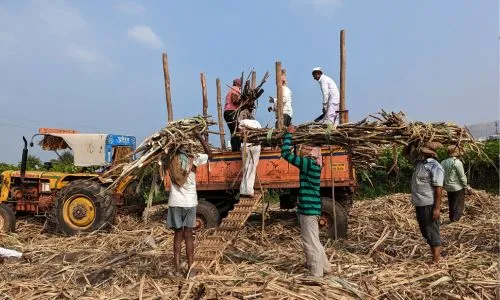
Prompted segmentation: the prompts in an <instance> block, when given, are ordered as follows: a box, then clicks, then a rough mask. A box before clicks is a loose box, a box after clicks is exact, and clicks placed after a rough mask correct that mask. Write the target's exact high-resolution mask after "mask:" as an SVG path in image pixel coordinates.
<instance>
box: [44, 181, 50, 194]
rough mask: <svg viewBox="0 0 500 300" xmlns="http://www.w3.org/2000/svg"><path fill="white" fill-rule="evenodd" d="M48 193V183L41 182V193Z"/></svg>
mask: <svg viewBox="0 0 500 300" xmlns="http://www.w3.org/2000/svg"><path fill="white" fill-rule="evenodd" d="M47 192H50V183H48V182H42V193H47Z"/></svg>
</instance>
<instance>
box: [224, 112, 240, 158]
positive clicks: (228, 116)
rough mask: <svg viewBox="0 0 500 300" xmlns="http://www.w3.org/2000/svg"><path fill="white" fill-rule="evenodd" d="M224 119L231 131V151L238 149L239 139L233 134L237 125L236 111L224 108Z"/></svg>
mask: <svg viewBox="0 0 500 300" xmlns="http://www.w3.org/2000/svg"><path fill="white" fill-rule="evenodd" d="M224 120H225V121H226V124H227V127H229V131H230V132H231V151H240V149H241V140H240V138H239V137H238V136H233V135H234V133H235V131H236V126H237V120H236V111H235V110H225V111H224Z"/></svg>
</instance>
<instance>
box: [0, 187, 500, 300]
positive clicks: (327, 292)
mask: <svg viewBox="0 0 500 300" xmlns="http://www.w3.org/2000/svg"><path fill="white" fill-rule="evenodd" d="M446 206H447V202H446V198H445V200H444V203H443V212H442V216H441V219H442V222H443V223H444V224H443V225H442V227H441V232H442V237H443V241H444V245H443V252H444V253H445V254H446V257H445V258H444V259H443V261H442V263H441V264H440V265H438V266H429V265H427V264H426V262H427V261H429V260H430V251H429V249H428V247H427V246H426V244H425V242H424V240H423V239H422V238H421V236H420V233H419V230H418V225H417V223H416V220H415V217H414V210H413V207H412V206H411V205H410V203H409V195H405V194H397V195H392V196H387V197H381V198H378V199H375V200H365V201H359V202H356V203H355V204H354V206H353V208H352V209H351V211H350V221H349V236H348V238H347V239H343V240H338V241H332V240H325V239H323V242H324V244H325V247H326V251H327V255H328V257H329V258H330V262H331V266H332V269H333V274H331V275H329V276H327V277H325V278H322V279H311V278H309V277H306V276H304V275H305V272H306V269H305V268H304V257H303V252H302V246H301V242H300V232H299V228H298V227H297V225H296V222H295V221H294V220H293V218H292V219H290V218H288V219H287V218H283V217H279V218H278V217H277V208H276V207H273V206H271V210H269V211H268V212H267V216H268V219H267V220H266V226H265V230H264V235H263V236H262V230H261V226H260V221H258V219H257V220H255V221H252V222H249V223H248V224H247V226H246V228H245V229H244V230H243V231H242V232H241V233H240V235H239V238H238V239H237V240H236V242H235V243H234V245H233V246H232V247H230V248H229V249H228V250H227V251H226V253H225V256H224V258H223V260H222V261H220V262H219V263H218V264H217V265H216V267H215V268H214V270H213V271H212V273H211V274H202V275H199V276H197V277H195V278H193V279H183V278H175V277H171V276H169V275H168V271H170V270H171V269H172V263H171V260H172V254H171V251H172V232H171V231H170V230H167V229H165V227H164V223H163V221H162V218H163V213H162V211H161V209H160V210H159V211H158V213H157V214H156V215H155V218H154V220H153V221H151V222H149V223H148V224H144V223H142V222H139V221H137V220H135V219H133V218H131V217H127V216H122V217H119V218H118V221H117V224H116V225H115V227H114V228H113V229H112V230H111V232H109V233H93V234H91V235H85V236H84V235H82V236H76V237H63V236H59V235H56V234H53V233H43V234H40V232H41V231H42V228H43V221H42V220H36V219H33V218H25V219H21V220H19V221H18V224H17V231H16V233H14V234H11V235H0V246H4V247H9V248H14V249H22V250H24V251H29V252H31V253H32V254H33V260H32V262H31V263H27V262H24V261H22V260H15V259H8V260H7V261H6V263H5V264H4V265H0V298H1V299H500V280H499V277H498V275H499V270H500V269H499V266H498V262H499V242H500V238H499V229H500V227H499V225H500V216H499V198H498V197H495V196H492V195H489V194H486V193H484V192H480V193H479V194H478V195H477V196H468V198H467V204H466V214H465V217H464V218H463V219H462V220H460V221H459V222H456V223H452V224H446V223H447V221H448V216H447V208H446ZM289 216H290V214H289ZM203 234H206V232H205V233H198V235H197V239H200V238H202V236H203ZM151 239H153V240H154V242H155V244H156V245H157V248H156V249H155V248H153V247H151V244H152V243H151V242H149V243H148V240H149V241H151Z"/></svg>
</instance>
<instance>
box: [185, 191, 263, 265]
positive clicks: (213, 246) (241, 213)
mask: <svg viewBox="0 0 500 300" xmlns="http://www.w3.org/2000/svg"><path fill="white" fill-rule="evenodd" d="M262 198H263V194H262V193H260V192H259V193H255V195H254V196H253V197H250V196H242V197H240V199H239V202H238V203H236V204H235V205H234V208H233V209H232V210H231V211H229V213H228V215H227V217H225V218H224V219H223V220H222V223H221V224H220V226H219V227H217V229H216V230H215V231H214V232H212V233H211V234H210V235H209V236H207V237H205V238H204V239H203V240H201V241H200V242H199V244H198V245H197V246H196V250H195V256H194V264H193V269H194V270H196V271H198V272H204V271H209V270H210V268H211V267H212V266H213V265H214V264H215V263H216V262H217V261H218V260H219V259H220V258H221V257H222V255H223V254H224V250H225V249H226V248H227V246H229V245H230V244H231V243H232V242H233V240H234V239H235V238H236V237H237V235H238V233H239V231H240V230H241V229H243V227H245V223H246V222H247V220H248V218H249V217H250V215H251V214H252V212H253V211H254V210H255V209H256V208H257V205H258V204H259V203H260V201H261V200H262Z"/></svg>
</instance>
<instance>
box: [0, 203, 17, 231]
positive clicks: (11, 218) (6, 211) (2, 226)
mask: <svg viewBox="0 0 500 300" xmlns="http://www.w3.org/2000/svg"><path fill="white" fill-rule="evenodd" d="M15 229H16V215H15V214H14V211H13V210H12V208H10V207H9V206H7V205H5V204H0V230H1V231H2V232H12V231H14V230H15Z"/></svg>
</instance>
